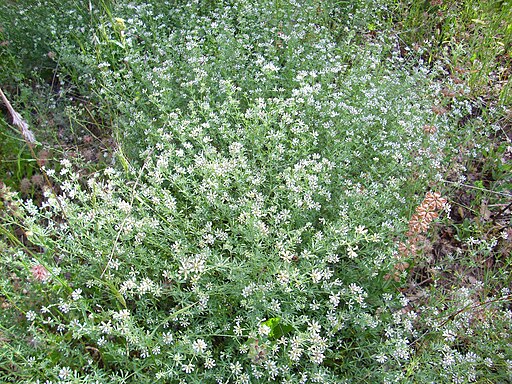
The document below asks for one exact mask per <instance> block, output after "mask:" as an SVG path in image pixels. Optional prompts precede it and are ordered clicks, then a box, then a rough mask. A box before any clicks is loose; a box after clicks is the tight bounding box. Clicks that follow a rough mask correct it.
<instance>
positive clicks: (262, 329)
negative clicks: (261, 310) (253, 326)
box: [258, 324, 271, 336]
mask: <svg viewBox="0 0 512 384" xmlns="http://www.w3.org/2000/svg"><path fill="white" fill-rule="evenodd" d="M270 331H271V329H270V327H269V326H268V325H265V324H260V326H259V328H258V334H259V335H260V336H268V334H269V333H270Z"/></svg>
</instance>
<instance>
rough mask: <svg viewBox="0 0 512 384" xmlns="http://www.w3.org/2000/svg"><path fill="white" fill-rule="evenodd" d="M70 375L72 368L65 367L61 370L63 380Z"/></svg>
mask: <svg viewBox="0 0 512 384" xmlns="http://www.w3.org/2000/svg"><path fill="white" fill-rule="evenodd" d="M69 375H71V368H69V367H64V368H62V369H61V370H60V371H59V378H60V379H62V380H66V379H67V378H68V377H69Z"/></svg>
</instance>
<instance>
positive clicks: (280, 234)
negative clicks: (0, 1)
mask: <svg viewBox="0 0 512 384" xmlns="http://www.w3.org/2000/svg"><path fill="white" fill-rule="evenodd" d="M52 4H53V3H47V4H46V5H43V4H42V3H39V2H35V1H34V2H27V3H25V4H21V3H20V2H7V3H6V4H4V5H1V6H0V10H1V11H2V12H0V14H1V16H0V19H1V20H2V23H3V25H4V24H5V23H10V24H9V25H10V27H9V28H8V30H9V36H8V37H6V38H7V39H9V41H12V42H17V41H18V42H19V43H20V44H21V45H20V46H23V45H27V46H30V44H34V42H30V40H29V39H28V36H29V35H31V34H36V35H38V36H40V38H38V39H35V40H34V41H35V45H33V50H32V51H31V52H32V53H33V54H34V57H30V55H28V51H27V50H25V51H23V50H21V51H20V52H19V53H16V54H15V52H16V51H15V50H13V49H12V47H13V46H14V45H12V44H10V45H9V49H7V50H4V51H0V53H1V54H2V55H3V56H2V57H7V58H8V59H9V58H10V59H9V60H11V61H9V62H10V63H11V64H9V68H11V72H10V73H9V74H8V75H6V79H7V80H5V81H9V82H11V81H13V80H14V81H15V82H17V81H20V80H21V79H22V78H26V77H23V76H28V75H27V73H30V76H34V77H36V75H34V74H37V73H39V72H38V71H35V72H34V71H33V69H34V68H33V65H34V64H36V65H37V66H39V67H40V68H44V67H45V66H46V65H47V64H45V63H48V62H47V61H46V60H47V59H48V60H50V62H49V64H48V68H51V70H52V76H51V77H52V78H54V77H55V78H57V79H58V84H59V87H57V88H58V89H55V88H56V87H55V83H54V81H53V80H52V87H50V92H49V94H50V97H49V100H50V102H49V103H48V104H47V105H46V104H45V103H44V102H43V101H42V100H41V95H44V92H46V90H48V88H45V87H43V86H41V84H42V82H41V81H39V82H35V84H39V85H38V86H37V87H34V89H31V88H30V87H28V86H22V85H20V84H17V86H19V88H17V89H19V92H18V93H17V95H18V98H17V102H18V103H19V105H20V107H21V106H23V107H24V108H25V112H26V113H27V115H28V116H31V115H32V116H35V117H34V120H35V119H36V118H38V119H39V121H40V122H41V123H44V122H45V121H48V120H50V118H51V119H52V120H58V121H60V123H56V124H52V125H49V126H48V131H50V132H49V133H48V136H49V137H51V136H52V133H51V131H52V130H56V129H58V130H59V131H65V132H67V133H68V136H70V137H71V139H70V140H71V141H72V145H73V146H75V147H77V146H79V145H81V144H82V143H83V142H84V141H83V139H82V141H81V139H80V136H83V135H84V132H88V133H90V134H91V135H93V133H94V132H95V130H96V129H103V128H104V127H105V126H108V127H111V128H112V130H113V135H114V136H115V139H116V142H117V145H118V148H117V150H116V153H115V156H114V157H113V159H112V163H111V164H109V163H108V161H107V160H105V161H99V162H98V164H97V165H96V166H91V165H90V164H85V162H84V159H83V158H82V157H81V156H80V153H77V154H75V156H68V157H67V158H62V159H61V160H60V162H59V164H49V163H47V164H46V166H45V168H44V172H45V175H47V176H48V177H49V180H51V184H50V183H48V181H46V180H45V181H44V182H43V183H41V185H40V188H41V190H40V191H39V195H40V196H39V195H38V198H37V199H36V198H35V197H34V195H31V194H30V193H29V194H26V195H23V196H21V195H20V194H16V193H14V192H13V188H9V187H8V186H5V185H4V184H1V183H0V222H1V224H2V225H1V227H0V253H1V255H2V258H1V260H0V272H1V273H0V276H1V278H0V304H1V306H2V311H1V312H0V378H1V380H2V381H3V382H17V383H32V382H38V381H39V382H45V381H48V382H66V383H68V382H69V383H91V382H100V383H158V382H162V383H168V382H170V383H182V382H187V383H215V382H223V383H249V382H251V383H268V382H274V381H276V382H281V383H312V382H321V383H339V382H347V383H348V382H361V383H363V382H385V383H388V382H389V383H391V382H402V383H409V382H415V383H423V382H424V383H429V382H440V383H444V382H477V381H482V380H492V381H493V382H497V383H498V382H506V381H507V380H510V378H511V377H510V371H511V370H512V369H511V368H512V355H511V353H510V351H511V350H512V348H511V343H512V342H511V332H512V330H511V329H510V317H511V315H510V310H509V307H510V301H511V292H510V290H509V288H508V287H509V286H510V273H509V271H510V257H509V256H506V253H505V252H506V250H507V249H508V250H510V241H509V240H508V239H509V238H508V237H507V236H512V234H509V233H508V232H507V231H506V226H505V225H503V226H502V227H499V228H498V227H497V226H496V225H495V224H496V223H495V222H491V220H490V216H489V215H487V213H486V211H485V209H484V208H486V207H488V205H487V201H488V197H489V194H490V193H492V192H498V193H501V194H502V195H504V194H506V191H507V188H508V187H507V185H508V184H507V183H508V182H509V180H508V178H507V172H508V170H509V164H508V162H507V160H506V158H507V156H508V155H507V154H508V146H507V145H504V144H503V145H501V144H497V145H493V144H492V142H490V138H493V137H494V138H496V137H497V135H498V133H497V132H499V131H500V128H499V127H500V122H501V120H500V119H501V118H502V111H501V110H498V109H488V110H487V109H486V108H485V107H486V104H485V101H484V100H481V99H475V94H472V93H471V89H469V88H468V86H467V84H459V83H457V82H455V81H453V82H450V81H448V82H447V83H442V82H441V80H439V79H440V78H443V77H446V66H445V64H444V63H443V62H440V61H439V60H438V59H439V58H440V57H442V58H447V57H448V56H441V54H440V52H442V49H439V50H436V49H437V48H436V49H434V48H432V49H431V50H430V51H425V52H427V53H428V54H432V57H431V62H430V63H425V61H423V59H424V57H423V58H422V57H421V55H420V56H414V55H409V56H407V55H404V52H402V51H401V50H400V49H399V48H400V44H399V45H398V46H397V45H396V44H395V43H396V41H399V40H397V39H396V36H394V35H392V32H391V31H392V30H390V29H386V28H387V24H386V23H388V22H389V21H390V20H391V19H392V18H393V17H395V16H396V15H400V14H406V15H407V17H405V18H404V24H403V25H402V28H403V33H402V34H401V35H400V36H401V37H400V38H401V39H402V40H404V41H406V39H410V40H408V41H407V44H412V43H413V42H414V41H415V39H419V37H420V36H425V34H428V33H433V36H434V37H435V39H438V40H436V41H437V43H436V44H437V45H438V46H439V47H442V46H443V45H444V44H445V43H444V41H446V40H448V39H449V38H452V39H453V40H454V41H457V42H458V44H459V45H458V47H459V48H461V47H463V48H464V49H467V47H466V45H465V44H466V43H467V41H473V40H467V41H466V40H464V41H463V42H459V40H457V39H458V36H459V35H461V34H462V33H463V29H462V28H463V26H461V27H460V28H461V29H460V30H459V29H454V31H455V32H454V34H452V35H449V34H448V26H449V25H450V26H451V27H454V26H457V25H458V24H457V23H456V22H458V21H459V19H461V20H466V19H467V18H469V17H473V16H474V14H473V13H471V12H473V11H471V12H470V10H468V9H467V8H464V6H469V5H468V4H469V2H467V3H464V6H462V5H461V8H456V9H457V11H455V8H453V7H455V5H454V4H451V5H448V4H447V3H444V4H441V5H435V6H434V5H431V4H430V3H426V2H420V3H415V4H414V5H413V6H412V5H411V7H409V10H407V12H406V11H404V8H395V7H393V6H394V5H397V4H391V3H390V2H363V1H361V2H335V1H333V2H319V1H314V0H311V1H304V2H301V3H300V4H297V3H296V2H294V1H261V2H253V1H232V2H230V1H224V2H214V1H211V2H210V1H208V2H202V1H195V2H188V3H186V2H170V1H152V2H147V1H142V0H140V1H131V2H127V3H126V2H112V3H105V2H89V3H88V4H86V6H84V4H82V2H81V3H75V2H73V1H68V2H62V4H63V8H62V14H63V17H62V18H60V19H59V20H60V21H59V22H57V19H56V18H55V17H54V16H53V15H52V14H51V13H50V12H49V11H48V10H49V9H52V6H53V7H54V8H53V9H55V7H56V5H55V4H53V5H52ZM59 4H61V3H59ZM392 5H393V6H392ZM434 7H440V9H441V10H442V11H444V12H445V13H444V15H452V16H441V15H439V14H437V13H436V15H437V16H432V20H431V19H430V18H428V19H427V20H426V22H425V23H424V24H421V28H424V29H423V30H420V29H417V30H411V28H409V27H408V24H407V23H411V26H412V25H414V26H418V25H419V24H415V23H416V22H417V21H418V20H419V19H418V18H419V15H421V12H422V11H424V10H427V11H428V12H433V9H434ZM457 7H458V6H457ZM482 7H484V6H482ZM462 9H466V10H465V11H464V12H466V13H464V15H465V16H460V15H461V13H457V12H462V11H461V10H462ZM481 9H484V8H481ZM485 9H487V8H485ZM20 11H21V12H20ZM448 11H449V12H454V13H449V12H448ZM15 12H17V13H20V14H21V15H22V17H20V18H19V19H17V20H14V19H12V18H11V17H10V15H11V16H12V15H13V14H14V13H15ZM397 12H398V13H397ZM401 12H406V13H401ZM489 12H490V11H489ZM500 12H505V10H504V8H503V9H501V11H500ZM45 16H46V17H45ZM436 17H445V19H443V20H444V21H443V22H444V23H445V24H442V25H440V27H442V28H441V29H440V32H439V33H437V32H436V30H435V29H432V25H433V23H434V22H436V21H435V20H434V19H435V18H436ZM43 20H44V21H45V23H43ZM480 20H484V19H483V18H482V17H481V16H480ZM485 20H487V19H485ZM489 20H491V19H489ZM489 23H490V21H489ZM477 24H478V23H477ZM486 25H490V24H486ZM77 26H79V27H80V28H78V29H77ZM15 27H16V28H15ZM429 28H430V29H429ZM475 28H476V27H475ZM496 28H498V27H496ZM500 28H501V27H500ZM3 31H4V32H3V33H6V31H7V28H4V30H3ZM487 31H488V30H487V29H482V30H481V31H479V32H478V34H482V36H487V35H485V33H487ZM413 32H414V33H417V34H414V33H413ZM409 33H410V35H409ZM506 39H507V37H506V36H504V37H503V39H502V42H503V44H505V43H506V42H507V41H508V40H506ZM450 41H451V40H450ZM16 44H18V43H16ZM468 44H469V43H468ZM498 45H499V44H498ZM433 47H436V46H433ZM468 47H470V45H468ZM27 49H28V48H27ZM461 49H462V48H461ZM48 52H52V54H51V55H50V57H49V56H48V55H47V54H48ZM496 52H497V51H495V52H494V53H493V54H494V56H493V57H496ZM444 54H445V53H443V55H444ZM454 54H455V53H454ZM16 55H20V56H19V57H23V58H24V59H25V58H26V59H28V60H30V64H22V65H20V66H19V67H17V65H18V64H16V63H17V62H18V60H17V59H16ZM45 55H46V56H45ZM43 56H44V57H45V58H43ZM477 59H478V60H480V61H481V62H482V61H483V60H484V59H483V58H482V57H478V58H476V59H474V60H473V62H472V63H473V64H474V62H475V61H476V60H477ZM457 60H458V59H457ZM457 60H455V59H453V60H452V61H450V63H451V65H453V66H457V65H461V64H460V63H458V62H457ZM461 60H462V59H461ZM493 60H494V59H493ZM489 65H490V64H489ZM29 67H30V68H31V69H32V71H28V72H25V70H26V68H29ZM43 72H44V69H43ZM43 72H41V73H43ZM15 74H20V75H19V77H16V76H15ZM21 74H23V75H21ZM41 78H42V79H43V82H44V80H45V79H47V77H46V76H44V74H43V75H41V77H40V78H39V79H41ZM2 81H3V80H2ZM447 84H448V85H449V87H450V89H449V90H450V92H451V91H453V92H454V95H448V94H447V92H445V87H446V85H447ZM41 90H42V91H41ZM502 94H503V93H502ZM490 121H493V124H492V125H490V126H489V127H485V122H490ZM0 124H3V125H2V127H1V128H2V129H4V128H5V131H6V132H9V134H6V135H5V137H6V140H10V141H9V142H7V141H6V143H8V145H6V149H8V150H9V148H16V151H18V152H16V153H20V155H18V158H20V159H21V158H22V155H21V154H22V153H23V152H21V150H19V148H21V147H22V144H20V142H19V141H16V140H15V139H14V138H15V137H16V136H14V133H13V134H10V132H11V131H9V130H10V128H9V127H8V125H7V124H6V123H4V122H3V121H1V122H0ZM484 127H485V128H484ZM38 137H43V136H39V135H38ZM41 140H42V139H41ZM70 145H71V144H70ZM63 148H64V146H61V147H60V149H59V150H58V151H56V153H63V152H65V149H63ZM77 152H79V151H77ZM481 153H485V155H486V156H487V157H490V158H491V159H492V161H493V163H492V166H491V165H489V164H490V163H486V164H485V165H483V166H482V165H481V161H480V160H481ZM24 164H26V165H24ZM32 166H34V169H32V168H30V167H32ZM6 169H7V168H6ZM13 169H16V168H13ZM34 170H35V162H34V161H33V160H32V163H30V162H29V159H27V160H26V161H21V162H19V165H18V168H17V171H18V172H19V175H18V176H14V174H11V175H8V176H9V179H10V181H11V184H10V185H11V186H15V185H16V184H17V182H18V181H20V180H16V178H15V177H18V179H19V178H28V177H30V176H32V174H31V172H34ZM466 171H467V173H469V175H470V176H472V177H473V176H474V178H469V180H468V177H466V176H465V175H464V173H466ZM489 175H492V180H491V179H490V176H489ZM5 176H7V175H5ZM443 182H444V185H445V187H444V189H445V190H448V189H449V188H448V187H446V185H453V186H454V188H455V187H457V188H460V187H461V186H464V185H469V184H468V183H470V182H471V183H472V184H471V185H470V187H471V188H470V190H471V191H472V192H474V193H473V194H472V195H471V201H472V203H473V204H474V206H471V207H462V205H463V202H464V200H463V199H462V198H461V199H459V200H455V199H453V201H450V203H451V204H453V205H454V206H452V207H450V205H449V204H448V205H447V204H444V203H443V204H441V205H442V207H441V206H440V207H437V208H436V210H435V212H434V211H428V210H427V211H425V210H423V211H421V210H418V209H416V211H415V212H416V215H419V213H421V212H423V213H424V214H430V215H433V214H435V215H438V214H441V217H442V220H441V221H438V222H433V227H432V228H426V229H425V231H424V233H422V234H421V236H417V243H415V244H414V246H415V247H417V250H416V251H415V252H412V251H410V250H409V251H408V252H409V253H408V254H407V255H404V254H403V253H404V251H403V249H401V247H400V245H399V241H400V239H403V238H404V237H409V238H412V237H411V236H409V235H406V231H407V230H408V229H409V231H410V230H411V229H410V226H411V221H410V220H409V219H410V218H411V211H412V210H413V209H414V207H415V206H416V204H419V201H421V199H423V197H424V196H425V192H426V191H428V190H429V189H437V188H438V187H439V186H441V185H443V184H442V183H443ZM499 188H501V190H500V189H499ZM31 197H32V198H31ZM39 200H40V201H39ZM497 203H498V202H497ZM499 203H500V204H502V201H499ZM461 207H462V208H461ZM482 207H484V208H482ZM459 208H461V209H459ZM466 208H467V209H466ZM442 209H443V210H444V211H442ZM474 212H480V216H479V219H478V220H477V219H476V218H475V215H474ZM448 215H451V217H449V216H448ZM486 215H487V216H486ZM486 217H487V218H486ZM498 219H499V218H498ZM498 219H496V220H498ZM431 221H432V220H430V221H429V223H430V222H431ZM498 221H499V223H500V225H502V224H504V223H505V222H504V221H501V219H500V220H498ZM408 222H409V228H408ZM443 223H445V224H446V226H451V228H453V231H454V234H453V236H452V242H451V243H450V242H448V243H449V244H447V241H444V242H443V241H442V239H445V240H446V236H447V235H446V234H447V233H448V232H447V231H446V232H442V231H440V230H438V229H439V227H441V225H442V224H443ZM428 231H429V232H428ZM436 241H437V242H436ZM430 242H436V243H435V244H436V246H438V247H437V248H436V247H434V246H432V243H430ZM443 247H444V248H443ZM434 248H435V249H436V250H439V249H440V251H439V253H436V254H434V251H432V250H433V249H434ZM508 254H510V252H509V253H508ZM439 255H442V256H443V257H444V258H443V259H442V260H440V259H439V257H438V258H437V259H436V257H437V256H439ZM491 257H492V258H495V259H496V260H495V264H494V265H490V264H489V263H488V260H489V259H490V258H491ZM485 263H487V264H485ZM483 266H485V267H483ZM424 275H425V276H424ZM421 277H425V278H426V279H427V280H425V281H428V282H429V283H424V282H423V280H420V278H421Z"/></svg>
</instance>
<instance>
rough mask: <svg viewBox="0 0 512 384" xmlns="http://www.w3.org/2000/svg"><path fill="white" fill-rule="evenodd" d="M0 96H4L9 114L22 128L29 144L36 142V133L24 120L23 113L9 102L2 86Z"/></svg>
mask: <svg viewBox="0 0 512 384" xmlns="http://www.w3.org/2000/svg"><path fill="white" fill-rule="evenodd" d="M0 98H2V101H3V102H4V104H5V106H6V107H7V110H8V111H9V114H10V115H11V117H12V124H13V125H15V126H17V127H18V128H19V129H20V132H21V135H22V136H23V138H24V139H25V141H26V142H27V143H28V144H29V145H32V144H35V142H36V137H35V136H34V133H33V132H32V131H31V130H30V129H29V128H28V124H27V122H26V121H25V120H23V118H22V117H21V115H20V114H19V113H18V112H16V111H15V110H14V108H13V107H12V105H11V103H10V102H9V99H7V96H5V94H4V92H3V91H2V88H0Z"/></svg>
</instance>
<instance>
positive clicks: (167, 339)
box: [162, 332, 174, 344]
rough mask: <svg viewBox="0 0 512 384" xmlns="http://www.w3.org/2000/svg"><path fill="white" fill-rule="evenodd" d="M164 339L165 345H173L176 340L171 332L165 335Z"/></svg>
mask: <svg viewBox="0 0 512 384" xmlns="http://www.w3.org/2000/svg"><path fill="white" fill-rule="evenodd" d="M162 338H163V341H164V344H171V343H172V341H173V339H174V337H173V335H172V333H171V332H167V333H164V334H163V335H162Z"/></svg>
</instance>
